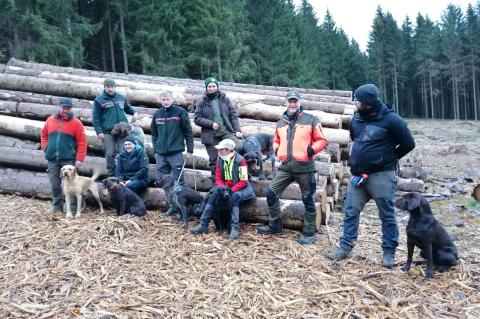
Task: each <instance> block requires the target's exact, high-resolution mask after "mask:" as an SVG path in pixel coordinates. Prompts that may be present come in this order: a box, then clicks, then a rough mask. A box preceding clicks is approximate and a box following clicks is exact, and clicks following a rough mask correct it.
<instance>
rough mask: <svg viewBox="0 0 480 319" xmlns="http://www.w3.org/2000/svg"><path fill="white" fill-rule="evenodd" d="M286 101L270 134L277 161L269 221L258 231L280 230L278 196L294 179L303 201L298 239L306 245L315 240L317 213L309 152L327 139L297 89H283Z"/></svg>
mask: <svg viewBox="0 0 480 319" xmlns="http://www.w3.org/2000/svg"><path fill="white" fill-rule="evenodd" d="M286 104H287V110H286V111H285V113H283V117H282V119H281V120H279V121H278V122H277V127H276V129H275V133H274V135H273V151H274V152H275V153H276V154H277V158H278V159H279V160H280V162H281V165H280V166H279V167H278V171H277V174H276V175H275V177H274V178H273V181H272V182H271V183H270V186H269V187H268V190H267V205H268V214H269V223H268V225H267V226H260V227H259V228H258V233H260V234H262V235H266V234H280V233H282V232H283V221H282V217H281V215H280V214H281V212H280V203H279V198H280V196H281V195H282V192H283V191H284V190H285V188H287V186H288V185H290V184H291V183H293V182H297V183H298V185H299V186H300V190H301V192H302V202H303V204H304V205H305V214H304V217H303V234H302V235H301V236H300V238H299V239H298V243H300V244H302V245H307V244H312V243H313V242H314V241H315V218H316V213H317V212H316V210H315V202H314V201H313V194H314V193H315V191H316V190H317V184H316V178H315V161H314V160H313V156H314V155H315V154H317V153H319V152H320V151H321V150H323V149H324V148H325V146H327V143H328V142H327V139H326V138H325V135H324V134H323V131H322V126H321V124H320V121H319V119H318V118H316V117H315V116H312V115H310V114H308V113H305V112H304V111H303V107H302V106H301V103H300V95H299V94H298V93H297V92H294V91H291V92H289V93H287V97H286Z"/></svg>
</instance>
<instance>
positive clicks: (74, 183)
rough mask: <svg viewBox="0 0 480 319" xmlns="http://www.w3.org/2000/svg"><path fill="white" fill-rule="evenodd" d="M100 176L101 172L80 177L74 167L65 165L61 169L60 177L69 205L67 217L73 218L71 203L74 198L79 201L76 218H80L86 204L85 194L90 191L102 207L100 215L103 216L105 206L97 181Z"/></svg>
mask: <svg viewBox="0 0 480 319" xmlns="http://www.w3.org/2000/svg"><path fill="white" fill-rule="evenodd" d="M99 175H100V172H94V173H93V176H92V177H91V178H90V177H85V176H79V175H78V173H77V169H76V167H75V166H73V165H65V166H62V168H61V169H60V177H62V178H63V183H62V189H63V193H64V194H65V202H66V203H67V217H72V216H73V215H72V209H71V205H70V201H71V199H72V197H75V198H76V199H77V213H76V215H75V216H76V217H80V213H81V211H82V209H83V207H85V202H84V199H83V194H84V193H85V192H86V191H87V190H89V191H90V192H91V193H92V195H93V197H95V200H96V201H97V203H98V206H99V207H100V213H101V214H103V205H102V201H101V200H100V196H99V195H98V187H97V183H95V180H96V179H97V178H98V176H99Z"/></svg>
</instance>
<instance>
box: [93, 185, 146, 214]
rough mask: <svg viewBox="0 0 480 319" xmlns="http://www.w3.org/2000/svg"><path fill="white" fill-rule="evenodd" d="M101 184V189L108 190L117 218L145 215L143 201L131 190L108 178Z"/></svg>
mask: <svg viewBox="0 0 480 319" xmlns="http://www.w3.org/2000/svg"><path fill="white" fill-rule="evenodd" d="M102 183H103V187H105V188H106V189H108V193H109V195H110V201H111V202H112V204H113V205H114V206H115V209H116V210H117V216H121V215H124V214H133V215H135V216H140V217H141V216H144V215H145V214H146V213H147V208H146V207H145V203H144V202H143V200H142V199H141V198H140V197H138V195H137V194H135V192H133V191H132V190H131V189H129V188H128V187H125V186H123V185H122V184H120V180H119V179H118V178H116V177H108V178H105V179H104V180H103V181H102Z"/></svg>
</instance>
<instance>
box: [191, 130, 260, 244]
mask: <svg viewBox="0 0 480 319" xmlns="http://www.w3.org/2000/svg"><path fill="white" fill-rule="evenodd" d="M215 148H216V149H217V150H218V159H217V163H216V166H215V185H216V188H215V189H214V190H213V192H212V195H211V196H210V197H209V198H208V201H207V204H206V205H205V208H204V209H203V212H202V216H201V217H200V224H199V225H198V226H197V227H194V228H192V229H191V230H190V233H192V234H206V233H208V224H209V223H210V220H211V219H212V217H213V210H214V207H215V206H216V205H217V204H218V202H219V200H221V199H222V200H224V201H227V202H228V205H229V209H230V215H231V222H230V225H231V228H230V233H229V236H228V238H229V239H231V240H234V239H236V238H238V236H239V235H240V208H239V207H240V204H241V203H242V202H244V201H247V200H250V199H253V198H255V193H254V192H253V188H252V185H251V184H250V182H249V181H248V166H247V161H246V160H245V159H244V158H243V156H241V155H240V154H238V152H235V142H234V141H233V140H231V139H224V140H222V141H221V142H220V143H219V144H218V145H216V146H215Z"/></svg>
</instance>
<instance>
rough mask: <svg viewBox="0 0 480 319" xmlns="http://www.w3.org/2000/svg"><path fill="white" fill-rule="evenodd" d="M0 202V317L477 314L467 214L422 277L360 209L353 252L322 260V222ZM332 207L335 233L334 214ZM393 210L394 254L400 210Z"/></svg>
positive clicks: (473, 232)
mask: <svg viewBox="0 0 480 319" xmlns="http://www.w3.org/2000/svg"><path fill="white" fill-rule="evenodd" d="M0 207H2V209H1V211H2V213H1V215H0V261H1V262H0V280H1V288H2V289H1V293H0V317H2V318H9V317H15V318H18V317H20V318H49V317H51V318H75V317H77V318H103V319H106V318H153V317H155V318H193V317H195V318H209V317H212V318H276V317H277V318H319V317H321V318H478V317H479V316H480V293H479V289H480V284H479V281H478V280H479V275H480V266H479V263H478V260H477V258H478V256H479V254H478V253H479V249H478V247H477V246H476V245H473V243H474V242H477V240H478V236H477V235H478V220H475V221H476V222H477V223H470V221H471V220H469V219H468V216H462V217H463V218H465V221H466V227H465V228H463V229H462V234H463V235H462V236H460V237H459V239H458V241H457V245H458V247H459V250H460V252H461V257H462V264H461V265H460V266H458V267H457V268H456V269H453V270H451V271H449V272H447V273H435V275H436V277H435V279H434V280H425V279H424V278H423V271H424V268H423V266H416V267H413V268H412V270H411V271H410V272H408V273H403V272H401V271H400V269H399V267H395V268H394V269H392V270H387V269H384V268H382V267H381V266H380V263H381V248H380V226H379V220H378V219H377V218H376V213H375V210H373V209H370V208H369V209H367V211H366V212H365V213H364V215H363V217H362V225H361V230H362V231H361V236H360V239H359V242H358V245H357V247H356V249H355V254H354V257H353V258H352V259H350V260H347V261H342V262H331V261H329V260H328V259H327V258H326V257H325V253H326V252H327V251H329V250H330V249H332V246H331V244H330V242H329V240H328V236H327V235H326V233H323V234H319V235H317V242H316V243H315V244H314V245H311V246H308V247H303V246H300V245H298V244H297V243H296V241H295V239H296V237H297V236H298V233H296V232H293V231H287V232H286V233H285V234H284V235H283V236H281V237H270V236H266V237H262V236H258V235H257V234H256V232H255V228H254V227H255V225H247V226H245V227H244V228H243V231H242V234H241V238H240V239H239V240H237V241H235V242H231V241H229V240H227V239H226V238H225V237H219V236H217V235H216V234H214V233H213V232H211V233H210V234H208V235H202V236H198V237H195V236H193V235H188V234H186V233H185V232H184V231H183V230H181V229H180V227H179V226H178V224H177V223H176V221H174V220H173V219H170V218H167V219H164V218H160V217H159V216H158V214H157V213H156V212H150V214H149V215H148V216H147V217H146V218H144V219H138V218H135V217H120V218H119V217H116V216H114V214H113V212H112V211H107V213H106V215H104V216H98V215H94V214H93V213H91V212H87V213H85V214H83V215H82V217H81V218H80V219H78V220H77V219H71V220H66V219H65V218H63V216H60V215H56V216H54V215H53V214H52V213H50V212H49V211H48V210H49V203H48V202H45V201H39V200H32V199H26V198H21V197H15V196H0ZM333 218H334V220H333V224H334V225H337V226H332V227H330V231H331V232H332V233H333V236H334V237H335V238H337V237H338V236H339V234H340V227H339V225H340V223H339V222H338V221H339V220H340V218H341V215H340V213H338V212H337V213H335V214H334V216H333ZM399 219H400V220H401V221H400V224H401V226H400V227H401V240H402V244H401V246H400V247H399V248H400V249H399V250H398V254H397V258H398V259H399V260H400V261H401V262H403V261H404V260H405V254H406V253H405V235H404V225H405V223H406V219H405V218H402V216H399ZM472 221H473V220H472ZM457 237H458V236H457ZM475 237H477V238H475Z"/></svg>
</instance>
